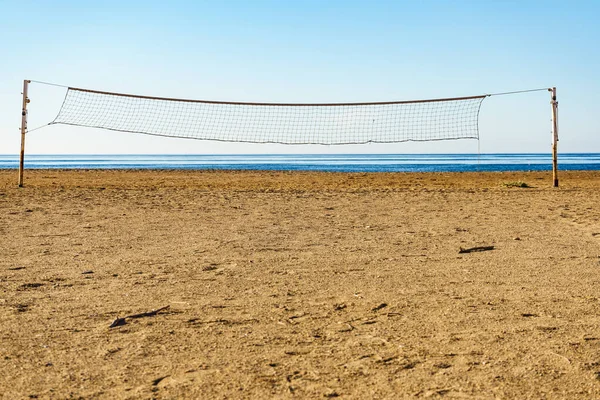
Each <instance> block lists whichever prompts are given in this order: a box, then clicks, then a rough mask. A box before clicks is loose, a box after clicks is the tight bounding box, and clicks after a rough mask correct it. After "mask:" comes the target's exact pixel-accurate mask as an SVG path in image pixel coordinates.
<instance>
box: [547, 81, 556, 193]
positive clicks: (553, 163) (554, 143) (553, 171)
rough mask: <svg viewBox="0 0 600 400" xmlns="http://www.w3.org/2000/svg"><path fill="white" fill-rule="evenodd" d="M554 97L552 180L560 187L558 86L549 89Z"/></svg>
mask: <svg viewBox="0 0 600 400" xmlns="http://www.w3.org/2000/svg"><path fill="white" fill-rule="evenodd" d="M548 91H549V92H551V96H552V99H551V100H550V105H551V106H552V180H553V182H554V183H553V185H552V186H554V187H558V101H556V88H555V87H553V88H552V89H548Z"/></svg>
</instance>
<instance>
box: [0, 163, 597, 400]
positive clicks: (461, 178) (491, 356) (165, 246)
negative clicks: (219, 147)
mask: <svg viewBox="0 0 600 400" xmlns="http://www.w3.org/2000/svg"><path fill="white" fill-rule="evenodd" d="M560 177H561V187H560V188H558V189H555V188H552V187H550V183H551V177H550V176H549V174H548V173H478V174H477V173H475V174H472V173H455V174H402V173H398V174H334V173H284V172H263V173H261V172H198V171H196V172H194V171H191V172H189V171H188V172H185V171H180V172H177V171H129V172H126V171H47V170H46V171H43V170H40V171H26V176H25V184H26V187H24V188H17V187H16V179H17V176H16V171H14V170H3V171H0V371H2V373H1V374H0V397H2V398H6V399H22V398H25V399H26V398H57V399H62V398H86V399H87V398H107V399H121V398H123V399H129V398H131V399H137V398H143V399H147V398H157V399H174V398H202V399H237V398H240V399H243V398H248V399H265V398H298V399H301V398H310V399H318V398H335V397H339V398H348V399H367V398H449V399H454V398H477V399H487V398H489V399H493V398H501V399H502V398H505V399H513V398H519V399H524V398H536V399H537V398H564V399H577V398H581V399H587V398H598V397H600V380H599V379H600V329H599V328H600V318H599V315H600V311H599V310H600V308H599V306H600V291H599V289H600V207H599V206H598V205H599V204H600V190H599V189H600V173H599V172H570V173H568V172H563V173H561V176H560ZM514 182H525V183H526V184H527V185H528V186H530V187H525V188H524V187H518V186H514V185H507V184H510V183H514ZM475 246H493V247H494V248H493V250H488V251H481V252H471V253H459V250H460V249H461V248H463V249H465V248H471V247H475ZM167 306H168V308H165V309H162V310H160V311H158V312H156V313H150V314H143V313H149V312H151V311H153V310H158V309H161V308H163V307H167ZM134 314H142V315H140V316H139V318H131V317H127V316H130V315H134ZM117 318H124V319H121V320H117ZM115 320H117V322H118V323H117V324H116V325H118V326H115V327H112V328H111V327H110V326H111V324H112V323H113V322H114V321H115ZM123 322H124V324H123ZM119 323H120V324H119Z"/></svg>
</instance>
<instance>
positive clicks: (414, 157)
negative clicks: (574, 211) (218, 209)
mask: <svg viewBox="0 0 600 400" xmlns="http://www.w3.org/2000/svg"><path fill="white" fill-rule="evenodd" d="M558 162H559V170H600V153H572V154H559V158H558ZM18 166H19V157H18V155H0V168H1V169H11V168H18ZM25 168H26V169H40V168H50V169H58V168H61V169H188V170H204V169H220V170H223V169H233V170H269V171H273V170H283V171H329V172H467V171H481V172H487V171H550V170H552V157H551V155H550V154H480V155H479V154H244V155H242V154H229V155H227V154H215V155H188V154H179V155H171V154H168V155H166V154H149V155H138V154H135V155H133V154H132V155H121V154H119V155H112V154H107V155H26V156H25Z"/></svg>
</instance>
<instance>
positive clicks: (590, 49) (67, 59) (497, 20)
mask: <svg viewBox="0 0 600 400" xmlns="http://www.w3.org/2000/svg"><path fill="white" fill-rule="evenodd" d="M598 17H600V1H598V0H594V1H576V0H573V1H548V0H546V1H528V0H515V1H511V0H506V1H485V0H477V1H475V0H473V1H466V0H463V1H461V0H456V1H434V0H422V1H414V0H411V1H401V0H396V1H392V0H390V1H385V0H379V1H378V0H370V1H368V0H363V1H355V0H329V1H328V0H278V1H276V0H236V1H234V0H220V1H219V0H213V1H201V0H196V1H183V0H172V1H164V0H161V1H153V0H144V1H138V0H129V1H123V0H120V1H112V0H105V1H82V0H80V1H66V0H52V1H34V0H31V1H17V0H14V1H8V0H0V154H16V153H17V152H18V150H19V140H20V136H19V130H18V128H19V126H20V108H21V104H20V103H21V95H20V93H21V88H22V84H23V79H33V80H39V81H47V82H54V83H59V84H63V85H68V86H74V87H83V88H90V89H98V90H106V91H116V92H124V93H136V94H145V95H153V96H165V97H182V98H200V99H209V100H230V101H265V102H362V101H388V100H411V99H425V98H437V97H455V96H468V95H478V94H485V93H495V92H505V91H512V90H522V89H532V88H544V87H550V86H556V87H557V89H558V100H559V103H560V111H559V112H560V114H559V115H560V118H559V123H560V138H561V141H560V144H559V151H562V152H600V127H599V126H600V125H599V124H598V121H597V120H596V118H595V117H596V115H598V111H597V110H598V107H599V101H598V100H597V97H598V96H599V95H600V23H599V22H598ZM30 97H31V101H32V102H31V104H30V114H29V115H30V123H29V127H30V129H32V128H35V127H36V126H38V125H42V124H45V123H47V122H49V121H50V120H51V119H53V117H54V116H55V114H56V112H57V111H58V107H59V106H60V102H61V101H62V98H63V97H64V91H63V90H62V89H60V88H52V87H42V86H40V85H36V84H32V86H31V91H30ZM549 100H550V96H549V94H548V93H547V92H534V93H529V94H522V95H514V96H501V97H492V98H489V99H486V100H485V101H484V103H483V106H482V109H481V120H480V136H481V143H480V144H481V151H482V152H488V153H489V152H515V153H518V152H549V151H550V139H551V135H550V105H549ZM165 152H166V153H262V152H268V153H273V152H275V153H290V152H291V153H295V152H324V153H331V152H348V153H370V152H392V153H412V152H427V153H429V152H437V153H448V152H450V153H452V152H463V153H468V152H470V153H473V152H477V142H476V141H473V140H471V141H468V140H461V141H451V142H434V143H424V144H414V143H400V144H393V145H366V146H341V147H323V146H315V147H310V146H309V147H305V146H302V147H298V146H277V145H249V144H239V143H233V144H228V143H214V142H207V141H195V140H182V139H170V138H157V137H150V136H146V135H136V134H128V133H116V132H107V131H102V130H97V129H90V128H74V127H66V126H62V125H58V126H51V127H48V128H44V129H41V130H38V131H35V132H32V133H31V134H29V135H28V138H27V153H29V154H42V153H67V154H69V153H78V154H82V153H86V154H89V153H165Z"/></svg>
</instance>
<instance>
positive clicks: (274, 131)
mask: <svg viewBox="0 0 600 400" xmlns="http://www.w3.org/2000/svg"><path fill="white" fill-rule="evenodd" d="M485 97H486V96H485V95H483V96H474V97H462V98H454V99H436V100H418V101H400V102H381V103H346V104H270V103H240V102H218V101H204V100H182V99H168V98H158V97H146V96H135V95H125V94H119V93H108V92H99V91H93V90H87V89H78V88H68V90H67V94H66V96H65V100H64V102H63V105H62V107H61V109H60V111H59V113H58V115H57V117H56V118H55V119H54V121H53V122H52V123H51V124H67V125H76V126H85V127H94V128H103V129H110V130H115V131H123V132H135V133H143V134H149V135H159V136H170V137H180V138H189V139H200V140H216V141H228V142H251V143H282V144H323V145H341V144H360V143H394V142H406V141H432V140H453V139H479V127H478V119H479V109H480V107H481V103H482V102H483V100H484V99H485Z"/></svg>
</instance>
